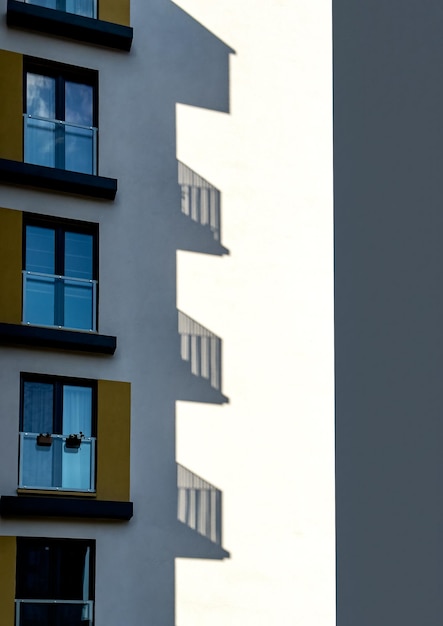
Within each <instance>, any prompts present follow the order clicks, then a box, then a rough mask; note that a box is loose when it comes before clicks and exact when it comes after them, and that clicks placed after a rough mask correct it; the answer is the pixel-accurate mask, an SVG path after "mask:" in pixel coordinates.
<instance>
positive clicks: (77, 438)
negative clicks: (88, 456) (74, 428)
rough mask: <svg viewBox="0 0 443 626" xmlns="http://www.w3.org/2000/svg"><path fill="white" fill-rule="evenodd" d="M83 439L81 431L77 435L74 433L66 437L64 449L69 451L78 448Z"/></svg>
mask: <svg viewBox="0 0 443 626" xmlns="http://www.w3.org/2000/svg"><path fill="white" fill-rule="evenodd" d="M83 438H84V434H83V433H82V432H81V431H80V432H79V433H78V434H77V433H74V434H72V435H68V436H67V437H66V441H65V443H66V447H67V448H71V449H75V448H80V444H81V442H82V439H83Z"/></svg>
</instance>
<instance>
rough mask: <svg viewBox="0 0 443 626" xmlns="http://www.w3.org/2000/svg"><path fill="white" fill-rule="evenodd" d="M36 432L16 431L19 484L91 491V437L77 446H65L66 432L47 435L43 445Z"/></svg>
mask: <svg viewBox="0 0 443 626" xmlns="http://www.w3.org/2000/svg"><path fill="white" fill-rule="evenodd" d="M38 436H39V435H38V434H37V433H24V432H22V433H20V463H19V487H21V488H23V489H50V490H52V489H53V490H56V491H88V492H94V491H95V445H96V440H95V438H94V437H83V439H82V440H81V443H80V445H79V446H78V447H71V446H69V444H68V446H67V445H66V440H67V439H68V437H67V436H66V435H51V438H52V441H51V442H50V443H49V444H46V445H39V444H38V443H37V437H38Z"/></svg>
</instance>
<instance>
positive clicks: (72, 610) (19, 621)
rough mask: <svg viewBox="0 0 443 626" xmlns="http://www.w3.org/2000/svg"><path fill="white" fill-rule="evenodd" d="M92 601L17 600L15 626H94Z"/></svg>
mask: <svg viewBox="0 0 443 626" xmlns="http://www.w3.org/2000/svg"><path fill="white" fill-rule="evenodd" d="M93 623H94V603H93V601H92V600H87V601H84V600H16V601H15V626H34V625H35V624H45V625H46V624H64V625H65V626H92V625H93Z"/></svg>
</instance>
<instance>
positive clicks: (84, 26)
mask: <svg viewBox="0 0 443 626" xmlns="http://www.w3.org/2000/svg"><path fill="white" fill-rule="evenodd" d="M7 23H8V26H15V27H18V28H26V29H29V30H35V31H39V32H42V33H48V34H50V35H56V36H57V37H67V38H69V39H76V40H78V41H83V42H85V43H92V44H97V45H100V46H106V47H108V48H116V49H119V50H127V51H129V50H130V49H131V44H132V38H133V30H132V28H131V27H130V26H123V25H122V24H113V23H111V22H105V21H103V20H97V19H94V18H91V17H83V16H82V15H74V14H73V13H66V11H57V10H56V9H48V8H46V7H40V6H36V5H33V4H25V3H24V2H19V1H18V0H8V13H7Z"/></svg>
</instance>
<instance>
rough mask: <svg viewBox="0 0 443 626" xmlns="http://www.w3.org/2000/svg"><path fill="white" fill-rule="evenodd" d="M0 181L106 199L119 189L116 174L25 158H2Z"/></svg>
mask: <svg viewBox="0 0 443 626" xmlns="http://www.w3.org/2000/svg"><path fill="white" fill-rule="evenodd" d="M19 4H20V3H19ZM26 6H27V5H26ZM0 182H1V183H6V184H11V185H20V186H25V187H34V188H35V187H36V188H38V189H47V190H49V191H58V192H62V193H69V194H75V195H80V196H91V197H93V198H101V199H103V200H114V198H115V194H116V193H117V180H116V179H115V178H105V177H104V176H94V175H93V174H83V173H81V172H70V171H68V170H61V169H58V168H56V167H45V166H43V165H33V164H31V163H22V162H21V161H10V160H9V159H0Z"/></svg>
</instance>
